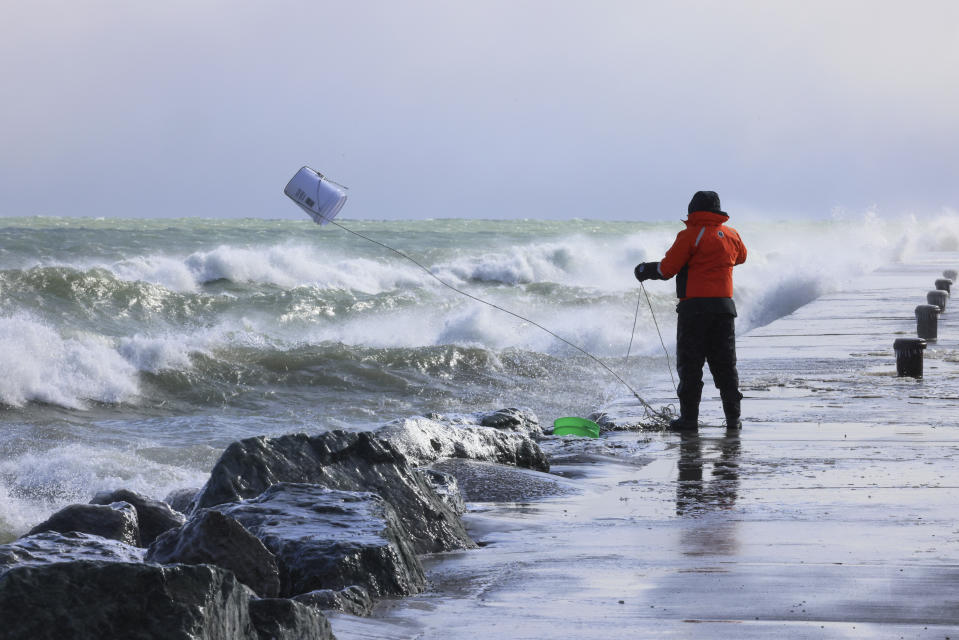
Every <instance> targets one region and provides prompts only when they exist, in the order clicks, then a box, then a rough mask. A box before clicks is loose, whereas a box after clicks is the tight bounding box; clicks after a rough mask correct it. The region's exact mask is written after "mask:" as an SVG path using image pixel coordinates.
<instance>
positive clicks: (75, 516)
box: [27, 502, 140, 547]
mask: <svg viewBox="0 0 959 640" xmlns="http://www.w3.org/2000/svg"><path fill="white" fill-rule="evenodd" d="M44 531H57V532H59V533H69V532H71V531H79V532H81V533H89V534H93V535H96V536H100V537H101V538H108V539H110V540H119V541H120V542H124V543H126V544H130V545H133V546H135V547H139V546H140V525H139V520H138V519H137V512H136V509H135V508H134V507H133V505H132V504H130V503H129V502H114V503H111V504H105V505H99V504H96V505H95V504H71V505H69V506H66V507H64V508H62V509H60V510H59V511H57V512H56V513H54V514H53V515H52V516H50V517H49V518H47V519H46V520H44V521H43V522H41V523H40V524H38V525H37V526H35V527H34V528H32V529H30V532H29V533H27V535H28V536H30V535H33V534H35V533H42V532H44Z"/></svg>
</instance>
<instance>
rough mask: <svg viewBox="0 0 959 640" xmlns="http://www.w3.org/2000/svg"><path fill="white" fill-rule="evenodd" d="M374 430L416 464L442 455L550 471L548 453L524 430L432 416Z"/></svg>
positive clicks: (409, 419) (391, 423)
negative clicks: (459, 421) (466, 422)
mask: <svg viewBox="0 0 959 640" xmlns="http://www.w3.org/2000/svg"><path fill="white" fill-rule="evenodd" d="M374 433H375V434H376V435H377V436H378V437H379V438H382V439H384V440H389V441H390V442H391V443H393V445H394V446H395V447H396V448H397V449H399V450H400V451H402V452H403V454H404V455H405V456H406V457H407V458H409V459H410V461H411V462H412V463H413V464H415V465H426V464H430V463H431V462H435V461H436V460H439V459H441V458H466V459H469V460H482V461H484V462H498V463H500V464H512V465H515V466H518V467H528V468H530V469H539V470H540V471H549V461H548V460H547V459H546V455H545V454H544V453H543V452H542V450H541V449H540V448H539V445H537V444H536V442H534V441H533V439H532V438H530V437H529V436H528V435H525V434H523V433H518V432H513V431H508V430H503V429H497V428H493V427H483V426H480V425H475V424H473V425H469V424H449V423H445V422H439V421H437V420H430V419H429V418H402V419H400V420H395V421H393V422H390V423H388V424H386V425H383V426H382V427H380V428H379V429H377V430H376V431H375V432H374Z"/></svg>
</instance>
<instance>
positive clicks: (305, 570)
mask: <svg viewBox="0 0 959 640" xmlns="http://www.w3.org/2000/svg"><path fill="white" fill-rule="evenodd" d="M213 508H214V509H216V510H218V511H221V512H222V513H225V514H227V515H229V516H231V517H233V518H236V520H237V521H238V522H239V523H240V524H242V525H243V527H244V528H246V530H247V531H249V532H250V533H252V534H253V535H255V536H256V537H258V538H259V539H260V540H261V541H262V542H263V544H264V545H265V546H266V547H267V548H269V550H270V551H272V552H273V554H274V555H275V556H276V559H277V565H278V567H279V571H280V583H281V586H280V593H281V594H282V595H284V596H293V595H299V594H303V593H307V592H309V591H314V590H316V589H334V590H338V589H344V588H346V587H349V586H350V585H361V586H363V587H364V588H365V589H366V590H367V592H368V593H369V594H370V595H372V596H374V597H379V596H407V595H412V594H414V593H418V592H419V591H422V589H423V587H424V586H425V585H426V576H425V575H424V574H423V567H422V565H421V564H420V561H419V560H418V559H417V557H416V555H415V554H414V553H413V549H412V547H411V545H410V543H409V542H408V541H407V539H406V536H405V535H404V532H403V530H402V528H401V527H400V524H399V522H398V520H397V518H396V514H395V513H394V512H393V509H392V507H390V505H389V504H387V503H386V502H385V501H384V500H383V499H382V498H381V497H380V496H378V495H376V494H374V493H367V492H353V491H335V490H332V489H327V488H325V487H320V486H316V485H309V484H295V483H286V482H281V483H279V484H275V485H273V486H272V487H270V488H269V489H267V490H266V491H264V492H263V493H262V494H260V496H258V497H256V498H254V499H252V500H246V501H244V502H240V503H235V504H225V505H219V506H217V507H213Z"/></svg>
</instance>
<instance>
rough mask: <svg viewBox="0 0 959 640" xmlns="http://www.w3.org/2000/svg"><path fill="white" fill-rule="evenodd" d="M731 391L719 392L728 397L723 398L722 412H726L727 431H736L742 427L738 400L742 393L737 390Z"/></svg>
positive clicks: (740, 398)
mask: <svg viewBox="0 0 959 640" xmlns="http://www.w3.org/2000/svg"><path fill="white" fill-rule="evenodd" d="M734 393H735V395H733V393H728V394H721V395H725V396H728V397H724V398H723V413H724V414H726V429H727V430H729V431H738V430H739V429H742V428H743V421H742V420H740V417H739V416H740V412H741V409H740V401H741V400H742V398H743V394H741V393H739V391H735V392H734Z"/></svg>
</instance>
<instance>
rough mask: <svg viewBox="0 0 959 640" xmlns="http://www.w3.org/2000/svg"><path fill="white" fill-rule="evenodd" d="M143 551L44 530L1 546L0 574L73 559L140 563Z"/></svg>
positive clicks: (88, 536)
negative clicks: (11, 569) (16, 567)
mask: <svg viewBox="0 0 959 640" xmlns="http://www.w3.org/2000/svg"><path fill="white" fill-rule="evenodd" d="M145 553H146V550H145V549H140V548H139V547H134V546H133V545H130V544H126V543H123V542H120V541H118V540H110V539H107V538H101V537H100V536H95V535H92V534H89V533H80V532H78V531H70V532H68V533H60V532H58V531H45V532H43V533H35V534H33V535H29V536H26V537H25V538H20V539H19V540H16V541H14V542H11V543H9V544H4V545H0V573H3V572H4V571H6V570H7V569H10V568H12V567H15V566H21V565H38V564H52V563H54V562H65V561H76V560H104V561H108V562H142V561H143V556H144V554H145Z"/></svg>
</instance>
